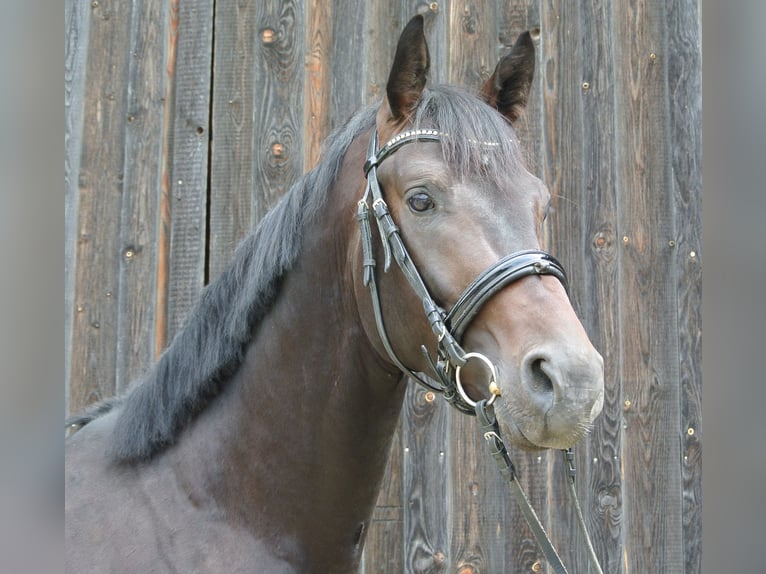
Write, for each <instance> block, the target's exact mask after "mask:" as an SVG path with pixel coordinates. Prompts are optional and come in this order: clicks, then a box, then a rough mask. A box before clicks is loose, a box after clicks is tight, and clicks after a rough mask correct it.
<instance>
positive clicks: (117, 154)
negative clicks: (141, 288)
mask: <svg viewBox="0 0 766 574" xmlns="http://www.w3.org/2000/svg"><path fill="white" fill-rule="evenodd" d="M129 29H130V5H129V4H126V3H124V2H109V1H104V2H100V3H98V4H97V5H94V6H92V7H91V14H90V27H89V36H88V54H89V55H90V57H88V59H87V64H86V67H85V90H84V94H83V101H82V104H81V105H82V109H83V110H84V111H83V115H82V122H83V128H82V150H81V154H80V164H79V173H78V180H77V185H78V189H79V191H78V200H77V201H78V204H77V205H78V213H77V229H76V230H75V233H76V246H75V249H74V254H73V255H74V265H73V269H74V296H73V305H74V314H73V319H72V332H71V337H72V338H71V348H72V356H71V362H70V369H71V371H70V381H71V386H70V395H69V408H70V409H71V411H72V412H77V411H79V410H81V409H83V408H84V407H85V406H87V405H88V404H90V403H92V402H94V401H97V400H99V399H103V398H106V397H109V396H112V395H113V394H114V391H115V364H116V349H117V297H116V292H117V288H118V284H117V283H118V263H117V259H118V258H119V222H120V206H121V203H122V191H123V189H122V180H123V173H122V170H123V152H124V135H125V131H124V127H125V115H126V109H127V101H126V85H127V81H126V80H127V76H128V62H129V50H128V46H129V42H128V38H129Z"/></svg>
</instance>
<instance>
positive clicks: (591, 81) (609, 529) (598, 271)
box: [576, 2, 624, 573]
mask: <svg viewBox="0 0 766 574" xmlns="http://www.w3.org/2000/svg"><path fill="white" fill-rule="evenodd" d="M580 13H581V17H580V21H581V29H582V30H583V31H585V30H587V33H585V32H583V33H582V34H581V38H582V40H581V42H582V81H583V82H587V83H588V89H587V90H585V89H582V88H581V89H582V123H583V132H582V133H583V135H582V140H583V142H584V149H583V156H582V182H583V183H582V187H583V190H582V191H583V194H582V196H581V202H582V208H581V209H582V211H583V212H584V221H583V225H584V229H583V231H584V235H583V239H584V240H585V242H586V243H585V244H584V245H583V252H584V254H585V260H584V262H583V263H584V268H583V270H582V271H583V272H584V273H585V274H586V278H585V279H586V281H585V282H584V285H583V287H585V288H586V289H587V291H586V295H585V296H583V298H582V299H581V301H582V310H583V314H584V316H585V317H586V319H587V320H586V323H585V325H586V329H587V330H588V334H589V336H590V338H591V341H593V344H594V345H595V346H596V348H597V349H598V350H599V352H600V353H601V355H602V356H603V358H604V408H603V411H602V413H601V415H600V416H599V418H598V419H597V420H596V423H595V426H594V428H593V431H592V433H591V434H590V435H589V437H588V443H589V445H590V449H589V450H585V449H580V447H579V446H578V447H577V449H576V450H578V451H581V450H584V451H585V454H586V455H587V456H588V458H583V457H579V458H578V463H577V464H578V467H579V469H578V470H579V478H578V490H579V492H581V493H582V492H583V491H582V488H585V489H586V492H588V493H589V494H590V497H586V500H588V499H589V500H590V501H591V503H590V504H589V505H588V506H586V507H585V508H584V513H585V514H586V516H587V524H588V529H589V532H590V535H591V538H592V540H593V543H594V547H595V549H596V554H597V555H598V557H599V560H600V561H601V565H602V567H603V568H604V571H605V572H610V573H611V572H613V573H618V572H622V571H623V568H624V563H623V554H622V538H623V508H622V498H623V497H622V491H623V484H622V476H621V465H622V461H621V460H620V456H621V453H622V449H621V438H622V410H623V408H624V405H623V402H622V394H621V388H620V377H619V374H620V364H619V360H620V353H619V349H620V346H619V327H620V325H619V316H618V313H619V299H618V297H619V290H618V289H617V281H618V275H617V271H618V264H619V263H618V253H619V250H618V245H617V241H618V240H617V237H616V228H617V197H616V190H615V186H614V181H615V170H616V165H615V162H616V151H615V145H616V143H615V140H616V138H615V126H614V97H615V96H614V73H615V71H614V68H613V66H614V54H613V38H614V34H613V30H612V14H611V3H608V2H590V3H582V4H580ZM578 283H579V281H578ZM593 459H595V460H596V462H593ZM583 469H589V471H590V479H589V480H588V475H587V474H585V473H583ZM580 548H582V546H581V545H580ZM585 560H586V557H585V555H584V554H583V553H582V552H580V556H579V564H582V565H583V566H582V567H583V568H584V567H585V566H584V565H585V563H586V562H585Z"/></svg>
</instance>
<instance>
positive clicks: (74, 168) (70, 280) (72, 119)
mask: <svg viewBox="0 0 766 574" xmlns="http://www.w3.org/2000/svg"><path fill="white" fill-rule="evenodd" d="M64 22H65V25H66V44H65V47H64V150H65V155H64V185H65V187H66V191H65V198H64V236H65V243H64V286H65V287H64V325H65V327H64V385H65V387H64V388H65V391H64V401H65V403H66V404H65V410H66V412H67V413H69V412H71V411H70V408H69V392H70V386H71V384H72V369H71V362H72V354H73V350H74V349H73V346H72V325H73V322H74V311H75V305H74V301H75V273H74V268H75V249H76V237H77V208H78V190H79V185H78V180H79V177H78V176H79V172H80V153H81V151H82V145H83V142H82V133H83V115H84V112H85V110H84V109H83V102H84V97H85V77H86V69H85V66H86V55H87V47H88V35H89V27H90V8H86V5H85V4H83V3H81V2H66V3H65V5H64Z"/></svg>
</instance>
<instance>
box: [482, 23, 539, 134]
mask: <svg viewBox="0 0 766 574" xmlns="http://www.w3.org/2000/svg"><path fill="white" fill-rule="evenodd" d="M534 75H535V45H534V44H533V43H532V36H531V35H530V34H529V32H524V33H523V34H521V35H520V36H519V37H518V39H517V40H516V43H515V44H514V45H513V47H512V48H511V51H510V52H509V53H508V54H507V55H506V56H505V57H503V58H501V59H500V61H499V62H498V63H497V66H496V67H495V71H494V73H493V74H492V76H491V77H490V78H489V80H487V81H486V83H485V84H484V86H483V87H482V89H481V94H482V96H483V97H484V100H485V101H486V102H487V103H488V104H489V105H490V106H492V107H494V108H497V110H498V111H499V112H500V113H501V114H503V115H504V116H505V117H506V118H508V120H509V121H510V122H515V121H516V120H517V119H518V118H519V116H520V115H521V112H522V111H524V108H525V107H526V105H527V97H528V96H529V88H530V86H531V85H532V78H533V77H534Z"/></svg>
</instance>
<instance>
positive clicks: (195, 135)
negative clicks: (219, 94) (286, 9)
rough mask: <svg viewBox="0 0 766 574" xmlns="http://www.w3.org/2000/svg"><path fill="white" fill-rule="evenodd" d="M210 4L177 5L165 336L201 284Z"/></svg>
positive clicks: (199, 0) (201, 0) (200, 0)
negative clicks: (176, 53) (176, 52)
mask: <svg viewBox="0 0 766 574" xmlns="http://www.w3.org/2000/svg"><path fill="white" fill-rule="evenodd" d="M212 41H213V2H212V0H190V1H189V2H182V3H180V4H179V12H178V47H177V50H178V55H177V59H176V73H175V82H176V87H175V102H174V108H173V111H174V119H173V137H172V141H173V150H172V166H171V171H170V173H171V187H170V193H171V201H170V205H171V209H170V211H171V214H170V250H169V253H168V263H167V265H168V281H167V293H168V304H167V329H168V333H167V337H168V340H170V339H172V338H173V336H174V335H175V333H176V332H177V331H178V330H179V328H180V327H181V325H182V324H183V322H184V320H185V318H186V315H187V313H188V312H189V310H190V309H191V307H192V305H194V303H195V302H196V301H197V299H198V297H199V294H200V291H201V289H202V286H203V285H204V282H205V263H206V257H205V250H206V233H207V223H206V220H207V196H208V151H209V132H210V82H211V73H210V72H211V69H212Z"/></svg>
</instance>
